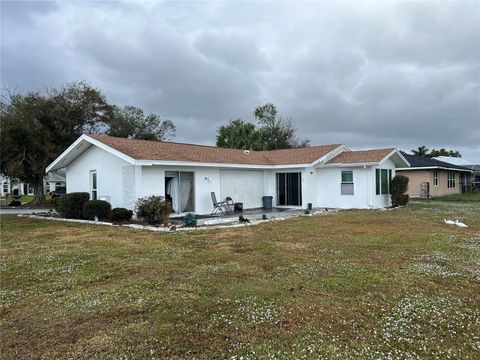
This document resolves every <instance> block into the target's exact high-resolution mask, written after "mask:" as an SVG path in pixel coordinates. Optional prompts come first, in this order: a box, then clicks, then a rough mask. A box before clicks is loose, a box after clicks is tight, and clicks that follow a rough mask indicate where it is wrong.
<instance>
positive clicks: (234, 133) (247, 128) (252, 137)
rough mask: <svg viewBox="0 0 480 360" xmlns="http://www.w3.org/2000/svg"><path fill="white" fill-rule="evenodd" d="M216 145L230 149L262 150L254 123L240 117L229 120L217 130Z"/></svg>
mask: <svg viewBox="0 0 480 360" xmlns="http://www.w3.org/2000/svg"><path fill="white" fill-rule="evenodd" d="M216 145H217V146H218V147H223V148H231V149H250V150H262V141H261V137H260V133H259V131H258V130H257V129H256V127H255V124H252V123H249V122H245V121H243V120H241V119H235V120H230V122H229V123H228V124H227V125H222V126H220V127H219V128H218V130H217V143H216Z"/></svg>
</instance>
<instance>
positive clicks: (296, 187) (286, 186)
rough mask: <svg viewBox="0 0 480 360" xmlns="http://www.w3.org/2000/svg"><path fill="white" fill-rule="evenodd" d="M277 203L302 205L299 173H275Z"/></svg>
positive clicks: (300, 176) (300, 175)
mask: <svg viewBox="0 0 480 360" xmlns="http://www.w3.org/2000/svg"><path fill="white" fill-rule="evenodd" d="M277 205H291V206H301V205H302V174H301V173H299V172H298V173H297V172H295V173H277Z"/></svg>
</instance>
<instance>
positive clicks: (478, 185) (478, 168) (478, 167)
mask: <svg viewBox="0 0 480 360" xmlns="http://www.w3.org/2000/svg"><path fill="white" fill-rule="evenodd" d="M434 159H435V160H440V161H443V162H446V163H449V164H453V165H459V166H463V167H465V168H468V169H471V170H473V175H472V177H473V178H472V189H479V190H480V161H477V163H474V162H471V161H468V160H465V159H464V158H458V157H453V156H437V157H434Z"/></svg>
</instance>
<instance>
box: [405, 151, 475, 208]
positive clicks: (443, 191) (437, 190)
mask: <svg viewBox="0 0 480 360" xmlns="http://www.w3.org/2000/svg"><path fill="white" fill-rule="evenodd" d="M404 157H405V158H406V159H407V161H408V162H409V163H410V167H406V168H398V169H397V173H398V174H399V175H405V176H407V177H408V178H409V182H408V195H410V197H422V198H429V197H435V196H443V195H451V194H460V193H462V192H464V191H466V190H468V189H469V187H470V186H471V178H472V173H473V171H472V170H471V169H468V168H466V167H463V166H459V165H454V164H449V163H446V162H443V161H439V160H436V159H430V158H427V157H423V156H416V155H404Z"/></svg>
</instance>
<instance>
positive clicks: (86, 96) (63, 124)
mask: <svg viewBox="0 0 480 360" xmlns="http://www.w3.org/2000/svg"><path fill="white" fill-rule="evenodd" d="M111 110H112V109H111V106H109V105H108V103H107V101H106V100H105V97H104V95H103V94H102V93H101V92H100V91H99V90H97V89H95V88H93V87H91V86H90V85H88V84H86V83H84V82H73V83H69V84H66V85H65V86H63V87H61V88H59V89H49V90H47V91H46V92H45V93H43V94H42V93H40V92H28V93H27V94H25V95H22V94H19V93H11V92H8V91H6V92H5V94H2V100H1V120H2V126H1V129H0V140H1V147H0V158H1V160H0V173H1V174H3V175H5V176H8V177H11V178H16V179H19V180H21V181H24V182H28V183H31V184H33V185H34V188H35V199H34V202H35V203H44V202H45V196H44V190H43V177H44V175H45V168H46V167H47V166H48V165H49V164H50V163H51V162H52V161H53V160H54V159H55V158H56V157H57V156H58V155H59V154H60V153H62V151H64V150H65V148H67V147H68V146H69V145H70V144H71V143H72V142H74V141H75V140H76V138H77V137H78V136H79V135H81V134H82V133H104V132H105V129H106V128H107V125H106V124H108V123H109V122H110V120H111V115H112V111H111Z"/></svg>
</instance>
